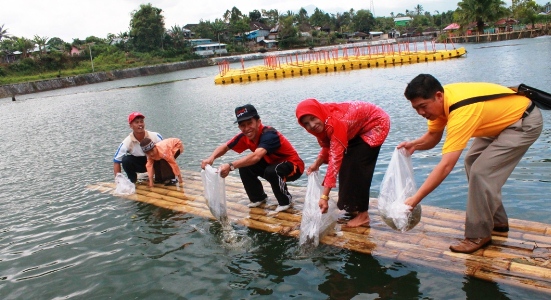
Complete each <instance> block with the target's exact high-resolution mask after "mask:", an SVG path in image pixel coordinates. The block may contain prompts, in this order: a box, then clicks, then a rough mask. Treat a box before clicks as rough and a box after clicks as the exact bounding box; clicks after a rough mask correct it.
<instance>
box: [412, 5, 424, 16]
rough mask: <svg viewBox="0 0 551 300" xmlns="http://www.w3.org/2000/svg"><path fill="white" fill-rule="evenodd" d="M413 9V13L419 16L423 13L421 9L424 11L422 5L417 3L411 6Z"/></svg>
mask: <svg viewBox="0 0 551 300" xmlns="http://www.w3.org/2000/svg"><path fill="white" fill-rule="evenodd" d="M413 11H415V14H416V15H418V16H420V15H421V14H422V13H423V11H425V10H424V9H423V5H421V4H417V5H416V6H415V7H414V8H413Z"/></svg>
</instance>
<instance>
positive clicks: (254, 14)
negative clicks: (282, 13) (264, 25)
mask: <svg viewBox="0 0 551 300" xmlns="http://www.w3.org/2000/svg"><path fill="white" fill-rule="evenodd" d="M249 19H250V20H251V22H260V21H262V13H261V12H259V11H258V10H257V9H255V10H253V11H251V12H249Z"/></svg>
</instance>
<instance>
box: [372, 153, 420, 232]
mask: <svg viewBox="0 0 551 300" xmlns="http://www.w3.org/2000/svg"><path fill="white" fill-rule="evenodd" d="M416 191H417V188H416V186H415V179H414V177H413V166H412V164H411V155H409V154H408V153H407V152H406V150H405V149H404V148H401V149H395V150H394V153H392V158H391V159H390V163H389V164H388V169H387V170H386V173H385V176H384V178H383V181H382V182H381V190H380V193H379V200H378V201H379V205H378V207H379V213H380V214H381V218H382V219H383V221H384V222H385V223H386V224H387V225H388V226H390V227H391V228H393V229H395V230H398V231H401V232H405V231H407V230H410V229H412V228H413V227H415V225H417V223H419V221H420V220H421V204H417V206H415V208H414V209H413V211H411V210H410V209H411V207H410V206H409V205H407V204H404V202H405V201H406V199H407V198H409V197H411V196H413V195H414V194H415V192H416Z"/></svg>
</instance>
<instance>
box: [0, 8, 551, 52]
mask: <svg viewBox="0 0 551 300" xmlns="http://www.w3.org/2000/svg"><path fill="white" fill-rule="evenodd" d="M343 2H344V3H346V4H341V3H343ZM457 2H458V1H457V0H401V1H389V0H373V6H374V9H373V11H374V14H375V16H390V13H391V12H394V14H398V13H405V11H406V9H407V10H413V8H414V7H416V6H417V4H420V5H421V6H423V9H424V10H425V11H429V12H430V13H431V14H435V11H436V10H438V11H448V10H455V9H456V8H457ZM536 2H537V3H538V4H544V3H547V2H548V0H536ZM147 3H151V4H152V5H153V6H154V7H157V8H160V9H162V10H163V12H162V14H163V16H164V17H165V27H166V28H167V29H169V28H170V27H171V26H174V25H178V26H184V25H186V24H189V23H192V24H193V23H199V21H200V20H201V19H203V20H205V21H207V20H209V21H214V20H215V19H216V18H222V15H223V14H224V12H225V11H226V10H231V9H232V7H233V6H235V7H237V8H238V9H239V10H240V11H241V12H242V13H243V14H246V15H248V14H249V12H251V11H253V10H255V9H257V10H259V11H261V10H262V9H266V10H270V9H277V10H278V11H279V12H280V13H285V12H287V11H288V10H291V11H294V12H297V11H298V10H299V9H300V8H301V7H308V6H314V7H318V8H319V9H321V10H322V11H324V12H326V13H337V12H341V13H342V12H344V11H348V10H350V8H353V9H354V10H360V9H370V3H371V1H367V0H361V1H360V0H348V1H335V0H315V1H314V0H306V1H303V0H254V1H253V0H235V1H220V0H149V1H147V0H24V1H21V2H19V1H12V2H9V4H8V3H4V5H2V6H1V9H0V25H2V24H4V29H7V31H8V34H11V35H12V36H17V37H26V38H31V39H32V38H33V37H34V36H35V35H38V36H40V37H48V38H52V37H59V38H61V39H63V40H64V41H66V42H72V41H73V39H74V38H79V39H85V38H86V37H88V36H92V35H93V36H96V37H99V38H106V37H107V34H109V33H113V34H118V33H121V32H125V31H128V28H129V24H130V18H131V17H130V14H131V12H132V11H134V10H138V9H139V8H140V4H147ZM228 3H234V4H233V5H232V4H228ZM505 3H506V4H507V6H510V5H511V0H508V1H507V0H505Z"/></svg>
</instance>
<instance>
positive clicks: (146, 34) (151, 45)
mask: <svg viewBox="0 0 551 300" xmlns="http://www.w3.org/2000/svg"><path fill="white" fill-rule="evenodd" d="M162 11H163V10H162V9H160V8H156V7H153V6H152V5H151V3H148V4H142V5H140V9H139V10H135V11H133V12H132V14H131V16H132V18H131V20H130V40H131V41H132V45H133V46H134V48H135V49H136V51H138V52H149V51H152V50H158V49H162V47H163V44H162V41H163V38H164V35H165V22H164V17H163V15H162Z"/></svg>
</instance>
